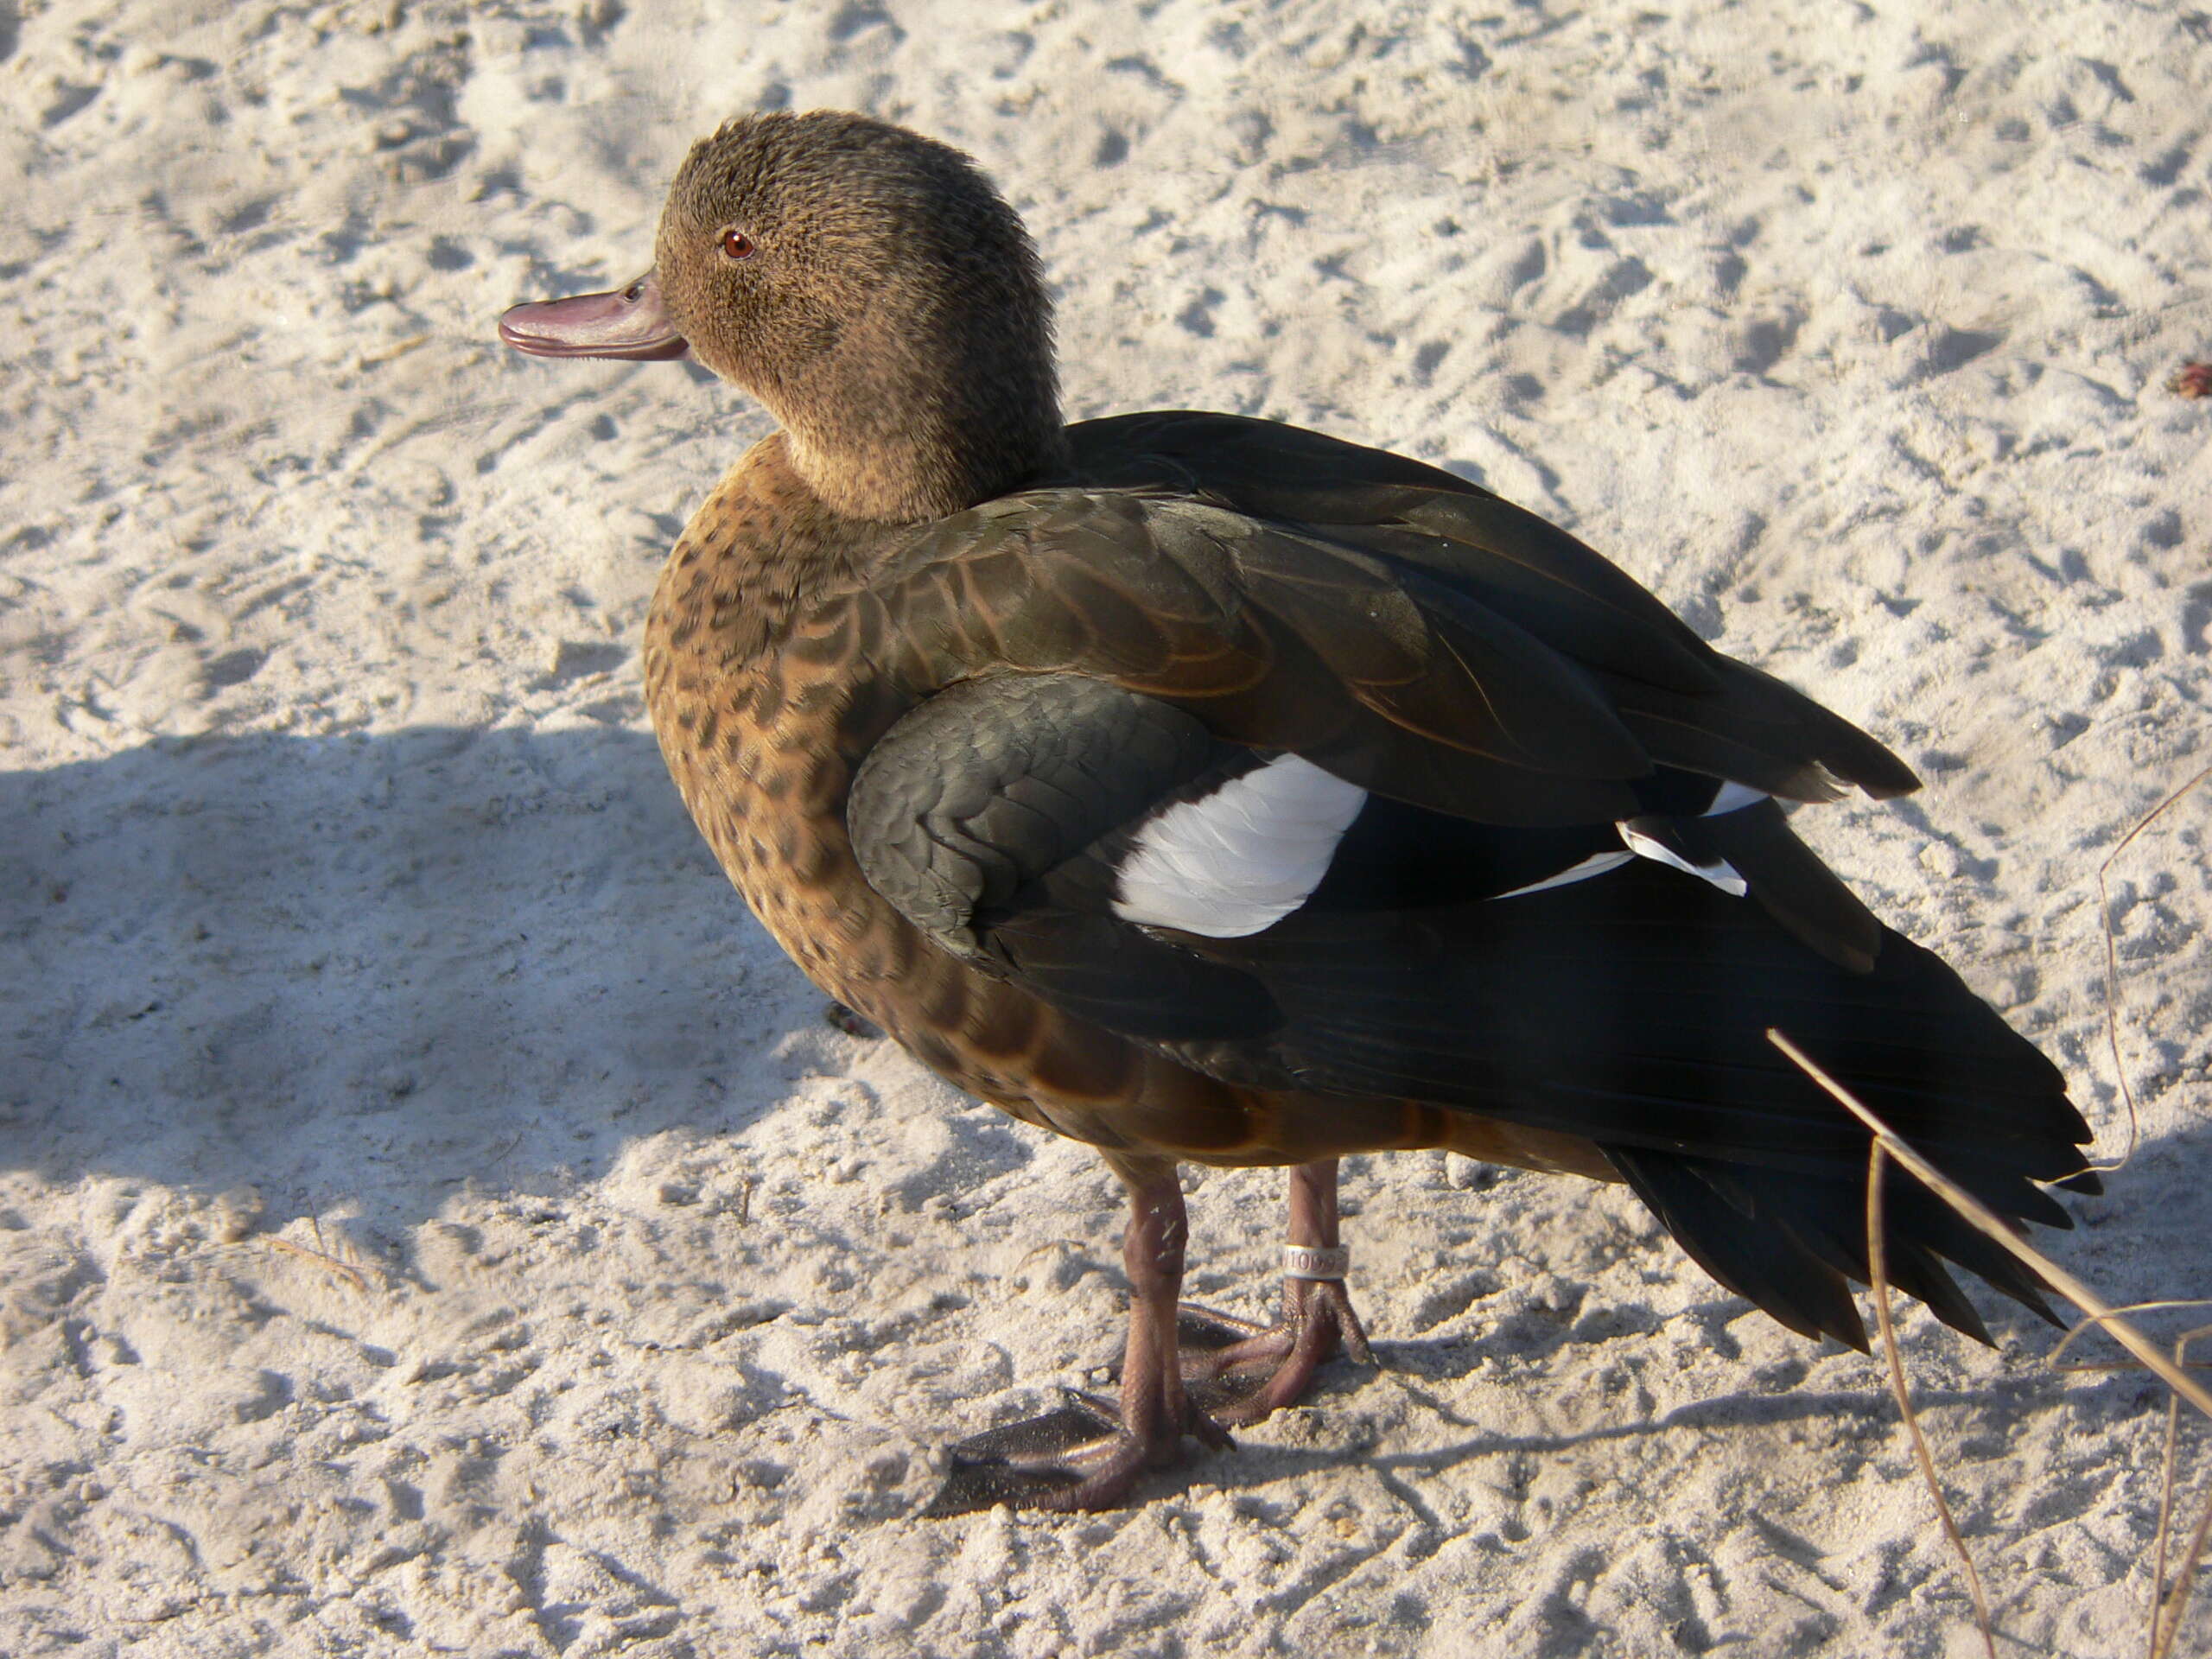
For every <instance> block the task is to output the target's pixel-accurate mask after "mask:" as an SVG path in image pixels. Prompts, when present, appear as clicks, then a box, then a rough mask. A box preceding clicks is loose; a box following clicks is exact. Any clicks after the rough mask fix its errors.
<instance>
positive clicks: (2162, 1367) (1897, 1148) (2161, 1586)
mask: <svg viewBox="0 0 2212 1659" xmlns="http://www.w3.org/2000/svg"><path fill="white" fill-rule="evenodd" d="M2208 772H2212V769H2208ZM2206 775H2207V773H2204V772H2200V773H2199V774H2198V779H2202V777H2204V776H2206ZM2196 781H2197V779H2192V780H2191V782H2190V785H2185V786H2184V787H2183V790H2182V791H2179V792H2177V794H2176V795H2175V796H2174V797H2173V798H2172V799H2175V800H2177V799H2179V798H2180V796H2181V795H2182V794H2186V793H2187V792H2188V789H2189V788H2190V787H2193V786H2194V785H2195V783H2196ZM2167 804H2169V805H2171V804H2172V802H2171V800H2170V801H2169V802H2168V803H2167ZM2160 810H2164V808H2163V807H2162V808H2161V809H2160ZM2145 822H2147V820H2146V821H2145ZM1767 1040H1768V1041H1770V1042H1771V1043H1772V1044H1773V1045H1774V1046H1776V1047H1777V1048H1778V1049H1780V1050H1781V1051H1782V1052H1783V1053H1784V1054H1786V1055H1787V1056H1789V1059H1790V1060H1791V1062H1792V1063H1793V1064H1795V1065H1796V1066H1797V1068H1798V1069H1799V1070H1800V1071H1803V1072H1804V1073H1805V1075H1806V1076H1807V1077H1810V1078H1812V1079H1813V1081H1814V1082H1815V1083H1817V1084H1820V1085H1821V1088H1823V1089H1825V1090H1827V1092H1828V1093H1829V1094H1830V1095H1832V1096H1834V1098H1835V1100H1836V1101H1837V1103H1839V1104H1840V1105H1841V1106H1842V1107H1843V1108H1844V1109H1845V1110H1847V1111H1848V1112H1850V1113H1851V1115H1852V1116H1854V1117H1856V1118H1857V1119H1858V1120H1859V1122H1862V1123H1864V1124H1865V1125H1866V1128H1867V1129H1868V1131H1869V1132H1870V1133H1872V1135H1873V1137H1874V1146H1873V1149H1872V1154H1871V1156H1870V1157H1869V1160H1868V1174H1867V1195H1866V1211H1867V1233H1868V1238H1867V1243H1868V1246H1869V1249H1868V1272H1869V1276H1870V1277H1871V1278H1872V1280H1873V1282H1874V1289H1875V1315H1876V1318H1877V1319H1878V1322H1879V1325H1880V1327H1881V1332H1882V1340H1883V1344H1884V1346H1885V1350H1886V1351H1887V1353H1888V1355H1889V1358H1890V1364H1891V1389H1893V1390H1894V1391H1895V1392H1896V1394H1897V1400H1898V1404H1899V1405H1900V1407H1901V1408H1903V1409H1904V1414H1905V1421H1906V1423H1907V1425H1908V1427H1910V1429H1911V1431H1912V1436H1913V1445H1914V1451H1915V1452H1916V1456H1917V1458H1918V1460H1919V1463H1920V1471H1921V1475H1922V1478H1923V1479H1925V1480H1926V1481H1927V1483H1928V1487H1929V1491H1930V1492H1932V1493H1933V1494H1934V1495H1935V1498H1936V1508H1937V1510H1938V1511H1939V1512H1941V1514H1942V1517H1943V1524H1944V1529H1945V1531H1946V1532H1947V1533H1948V1535H1950V1538H1951V1541H1952V1543H1953V1544H1954V1546H1955V1548H1957V1549H1958V1551H1959V1555H1960V1559H1961V1560H1962V1561H1965V1562H1966V1567H1967V1582H1968V1584H1969V1585H1970V1586H1972V1587H1973V1589H1974V1607H1975V1611H1976V1614H1977V1616H1978V1618H1979V1619H1980V1629H1981V1637H1982V1642H1983V1644H1984V1646H1985V1647H1986V1648H1987V1649H1989V1651H1990V1652H1991V1653H1992V1655H1994V1653H1995V1647H1994V1643H1993V1637H1992V1635H1991V1632H1990V1626H1989V1622H1988V1613H1987V1610H1986V1604H1985V1603H1984V1602H1983V1600H1982V1597H1981V1592H1980V1580H1979V1579H1978V1578H1977V1577H1976V1575H1975V1573H1974V1564H1973V1562H1972V1560H1970V1559H1969V1558H1968V1557H1967V1554H1966V1545H1965V1541H1964V1540H1963V1539H1962V1538H1961V1536H1960V1535H1959V1533H1958V1529H1957V1528H1956V1526H1955V1524H1954V1523H1953V1522H1952V1520H1951V1516H1950V1510H1949V1508H1948V1505H1947V1504H1946V1503H1944V1501H1943V1495H1942V1491H1941V1489H1940V1488H1939V1487H1938V1486H1937V1484H1936V1473H1935V1465H1934V1460H1933V1459H1931V1458H1930V1457H1929V1454H1928V1452H1927V1447H1926V1442H1925V1441H1924V1440H1923V1438H1922V1436H1921V1432H1920V1426H1919V1423H1918V1421H1917V1420H1916V1417H1915V1415H1914V1414H1913V1411H1912V1408H1911V1406H1910V1402H1909V1401H1908V1399H1907V1397H1906V1395H1905V1391H1904V1372H1903V1370H1902V1367H1901V1364H1900V1363H1899V1361H1898V1358H1897V1342H1896V1338H1895V1334H1894V1332H1893V1330H1892V1328H1891V1319H1890V1309H1889V1284H1888V1277H1887V1272H1886V1262H1885V1259H1884V1257H1883V1255H1882V1254H1881V1220H1882V1217H1881V1189H1880V1172H1881V1165H1882V1160H1884V1159H1885V1157H1887V1158H1894V1159H1896V1160H1897V1162H1899V1163H1900V1164H1903V1165H1904V1166H1905V1167H1906V1168H1907V1169H1909V1170H1910V1171H1911V1172H1912V1173H1913V1174H1914V1175H1915V1176H1916V1177H1918V1178H1919V1179H1920V1180H1921V1182H1922V1183H1923V1185H1926V1186H1927V1187H1928V1188H1929V1190H1930V1191H1931V1192H1934V1193H1935V1194H1936V1196H1937V1197H1938V1198H1942V1200H1943V1201H1944V1202H1945V1203H1946V1204H1948V1205H1950V1206H1951V1208H1952V1209H1953V1210H1955V1211H1957V1212H1958V1214H1959V1215H1960V1216H1961V1217H1963V1218H1964V1219H1965V1220H1967V1222H1968V1223H1970V1224H1972V1225H1973V1226H1974V1228H1975V1229H1976V1230H1978V1231H1980V1232H1981V1233H1982V1234H1983V1235H1985V1236H1987V1237H1988V1238H1989V1239H1991V1240H1992V1241H1993V1242H1994V1243H1998V1244H1999V1245H2001V1246H2003V1247H2004V1249H2005V1250H2007V1251H2009V1252H2010V1253H2011V1254H2012V1255H2014V1256H2016V1257H2017V1258H2018V1260H2020V1261H2021V1262H2024V1263H2025V1264H2026V1265H2027V1266H2028V1267H2029V1268H2032V1269H2033V1270H2034V1271H2035V1272H2036V1273H2037V1274H2038V1275H2039V1276H2040V1277H2041V1278H2042V1280H2043V1281H2044V1283H2045V1284H2046V1285H2048V1286H2050V1288H2052V1289H2053V1290H2055V1291H2056V1292H2057V1293H2058V1294H2060V1295H2062V1296H2063V1297H2065V1298H2066V1300H2068V1301H2069V1302H2072V1303H2073V1304H2074V1305H2075V1306H2076V1307H2078V1308H2080V1309H2081V1310H2082V1313H2084V1314H2086V1315H2087V1316H2088V1318H2087V1319H2086V1320H2085V1321H2084V1322H2083V1324H2082V1325H2081V1326H2078V1327H2076V1329H2075V1331H2073V1332H2069V1333H2068V1335H2067V1338H2066V1340H2065V1342H2062V1343H2061V1344H2059V1346H2058V1349H2057V1350H2056V1353H2063V1352H2064V1351H2065V1350H2066V1347H2067V1344H2070V1343H2071V1342H2072V1341H2073V1340H2074V1338H2075V1336H2077V1335H2079V1334H2080V1333H2081V1332H2082V1330H2086V1329H2088V1328H2089V1327H2090V1326H2091V1325H2095V1326H2098V1327H2101V1328H2102V1329H2103V1330H2105V1331H2107V1332H2109V1333H2110V1334H2111V1336H2112V1338H2113V1340H2114V1341H2116V1342H2118V1343H2119V1344H2120V1346H2122V1347H2123V1348H2126V1350H2127V1351H2129V1352H2130V1353H2132V1354H2133V1355H2134V1356H2135V1357H2136V1358H2137V1359H2139V1360H2140V1361H2141V1362H2142V1363H2143V1364H2144V1365H2145V1367H2146V1368H2147V1369H2148V1370H2152V1372H2154V1373H2156V1374H2157V1376H2158V1378H2159V1380H2160V1381H2161V1382H2163V1383H2165V1384H2166V1386H2167V1387H2168V1388H2169V1389H2171V1390H2172V1391H2173V1392H2172V1394H2171V1396H2169V1398H2168V1401H2167V1405H2166V1447H2165V1454H2164V1459H2163V1460H2162V1461H2163V1469H2162V1479H2161V1486H2160V1494H2159V1510H2158V1558H2157V1560H2156V1562H2155V1565H2154V1569H2153V1573H2152V1590H2151V1627H2150V1636H2149V1653H2150V1656H2151V1659H2165V1656H2167V1655H2168V1654H2170V1653H2171V1651H2172V1649H2173V1644H2174V1642H2175V1639H2176V1638H2177V1636H2178V1635H2179V1633H2180V1630H2181V1622H2182V1618H2183V1614H2184V1613H2185V1612H2186V1611H2188V1605H2189V1596H2190V1590H2191V1589H2192V1587H2193V1586H2194V1584H2195V1581H2196V1570H2197V1566H2198V1563H2199V1562H2200V1561H2201V1560H2202V1557H2203V1553H2204V1547H2205V1544H2206V1541H2207V1540H2208V1539H2212V1498H2209V1499H2208V1501H2207V1503H2206V1506H2205V1509H2204V1511H2203V1513H2202V1516H2200V1517H2199V1519H2198V1521H2197V1523H2196V1529H2195V1530H2194V1531H2193V1532H2192V1533H2191V1534H2190V1541H2189V1547H2188V1548H2187V1549H2186V1550H2185V1551H2184V1552H2183V1555H2182V1567H2181V1570H2180V1572H2179V1573H2178V1575H2177V1577H2176V1579H2175V1581H2174V1583H2173V1584H2172V1586H2171V1587H2169V1586H2166V1582H2165V1579H2166V1566H2167V1560H2168V1554H2167V1546H2168V1543H2169V1540H2170V1537H2171V1526H2172V1514H2173V1491H2174V1481H2175V1464H2176V1448H2177V1442H2178V1440H2179V1433H2180V1402H2182V1401H2183V1400H2186V1401H2188V1402H2190V1404H2191V1405H2192V1406H2195V1407H2196V1408H2197V1409H2198V1410H2199V1411H2201V1412H2202V1413H2203V1414H2205V1415H2206V1416H2207V1417H2212V1391H2208V1390H2207V1389H2205V1388H2204V1387H2203V1385H2202V1384H2201V1383H2198V1382H2197V1381H2196V1379H2195V1378H2193V1377H2191V1376H2190V1375H2189V1374H2188V1373H2189V1364H2188V1358H2187V1352H2188V1344H2189V1343H2190V1341H2191V1340H2192V1339H2193V1338H2197V1337H2201V1336H2206V1335H2212V1326H2205V1327H2202V1328H2201V1329H2199V1330H2196V1331H2191V1332H2187V1333H2186V1334H2184V1335H2183V1337H2182V1338H2181V1339H2180V1340H2179V1341H2178V1342H2177V1343H2176V1344H2175V1346H2174V1352H2173V1354H2172V1356H2171V1357H2168V1356H2167V1355H2165V1354H2164V1353H2162V1352H2161V1351H2159V1349H2158V1344H2155V1343H2153V1342H2152V1340H2151V1339H2150V1338H2149V1337H2147V1336H2145V1334H2144V1333H2143V1332H2141V1331H2140V1330H2139V1329H2137V1328H2136V1326H2134V1325H2132V1324H2130V1323H2129V1322H2128V1320H2127V1319H2126V1313H2127V1312H2128V1311H2129V1310H2127V1309H2122V1308H2118V1307H2114V1306H2112V1305H2111V1304H2110V1303H2108V1302H2107V1301H2106V1300H2104V1299H2103V1298H2102V1297H2101V1296H2099V1295H2098V1294H2096V1293H2095V1292H2094V1291H2093V1290H2091V1289H2090V1288H2089V1287H2088V1286H2087V1285H2086V1284H2084V1283H2082V1281H2081V1280H2079V1279H2077V1278H2075V1276H2074V1275H2073V1274H2070V1273H2069V1272H2067V1271H2066V1269H2065V1268H2062V1267H2060V1266H2059V1265H2058V1263H2056V1262H2054V1261H2052V1260H2051V1259H2050V1257H2049V1256H2047V1255H2044V1254H2043V1252H2042V1251H2040V1250H2038V1249H2036V1248H2035V1247H2034V1246H2033V1245H2031V1244H2030V1243H2027V1242H2026V1241H2025V1240H2024V1239H2023V1238H2021V1237H2019V1236H2018V1235H2017V1234H2015V1233H2014V1232H2013V1230H2012V1229H2011V1228H2010V1227H2008V1226H2006V1225H2005V1223H2004V1221H2003V1220H2002V1219H2001V1218H1999V1217H1998V1216H1997V1215H1995V1214H1994V1213H1993V1212H1992V1211H1990V1210H1989V1209H1988V1208H1987V1207H1986V1206H1985V1205H1982V1204H1981V1202H1980V1200H1979V1199H1977V1198H1975V1197H1974V1195H1973V1194H1972V1193H1970V1192H1967V1191H1966V1189H1965V1188H1963V1187H1961V1186H1960V1185H1958V1184H1957V1183H1956V1182H1955V1181H1954V1180H1952V1179H1950V1177H1948V1175H1946V1174H1944V1173H1943V1172H1942V1170H1940V1169H1938V1168H1936V1166H1935V1165H1933V1164H1931V1163H1929V1161H1928V1160H1926V1159H1925V1158H1923V1157H1922V1156H1921V1155H1920V1154H1919V1153H1918V1152H1916V1151H1915V1150H1914V1149H1913V1147H1912V1146H1911V1144H1910V1142H1909V1141H1904V1140H1903V1139H1901V1138H1900V1137H1899V1136H1898V1135H1897V1133H1896V1132H1895V1131H1894V1130H1892V1129H1891V1128H1890V1127H1889V1125H1887V1124H1886V1123H1885V1122H1883V1121H1882V1120H1881V1119H1880V1118H1879V1117H1878V1116H1875V1115H1874V1113H1873V1112H1872V1111H1871V1110H1869V1109H1867V1107H1866V1105H1865V1103H1862V1102H1861V1101H1859V1098H1858V1097H1857V1096H1854V1095H1853V1094H1852V1093H1851V1091H1850V1090H1847V1089H1846V1088H1844V1086H1843V1085H1842V1084H1840V1083H1838V1082H1836V1080H1835V1079H1834V1077H1830V1076H1828V1074H1827V1072H1825V1071H1822V1070H1821V1068H1820V1067H1819V1066H1818V1065H1815V1063H1814V1062H1813V1061H1812V1059H1810V1058H1808V1056H1807V1055H1806V1053H1805V1052H1804V1051H1803V1050H1802V1049H1801V1048H1799V1047H1798V1046H1796V1044H1795V1043H1793V1042H1791V1041H1790V1040H1789V1038H1787V1037H1785V1036H1783V1034H1782V1033H1780V1032H1779V1031H1769V1032H1768V1033H1767ZM2139 1306H2141V1307H2161V1306H2189V1303H2187V1302H2183V1301H2175V1302H2152V1303H2143V1304H2139ZM2056 1353H2055V1354H2054V1357H2056Z"/></svg>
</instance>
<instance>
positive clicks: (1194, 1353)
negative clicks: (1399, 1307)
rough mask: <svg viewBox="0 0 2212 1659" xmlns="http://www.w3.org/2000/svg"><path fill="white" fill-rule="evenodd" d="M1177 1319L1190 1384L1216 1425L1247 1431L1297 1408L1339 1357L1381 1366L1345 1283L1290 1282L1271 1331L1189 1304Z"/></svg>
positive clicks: (1194, 1399)
mask: <svg viewBox="0 0 2212 1659" xmlns="http://www.w3.org/2000/svg"><path fill="white" fill-rule="evenodd" d="M1178 1333H1179V1336H1180V1338H1181V1351H1182V1369H1183V1383H1184V1386H1185V1388H1186V1389H1189V1390H1190V1395H1191V1400H1192V1404H1193V1405H1194V1406H1196V1407H1197V1408H1198V1409H1199V1410H1200V1411H1201V1412H1204V1413H1205V1414H1207V1415H1209V1416H1211V1418H1213V1419H1214V1421H1217V1422H1222V1423H1228V1424H1230V1425H1232V1426H1236V1427H1243V1426H1244V1425H1246V1424H1249V1423H1256V1422H1258V1421H1260V1420H1261V1419H1262V1417H1265V1416H1267V1415H1268V1414H1269V1413H1270V1412H1273V1411H1276V1410H1279V1409H1280V1408H1282V1407H1284V1406H1287V1405H1294V1404H1295V1403H1296V1402H1298V1401H1300V1400H1301V1399H1303V1398H1305V1396H1306V1391H1307V1390H1308V1389H1311V1388H1312V1387H1313V1374H1314V1372H1315V1371H1317V1370H1319V1369H1320V1366H1321V1364H1322V1363H1323V1362H1324V1361H1325V1360H1329V1359H1333V1358H1335V1357H1337V1356H1338V1354H1344V1355H1345V1356H1347V1357H1350V1358H1351V1359H1352V1360H1353V1361H1354V1362H1355V1363H1358V1364H1362V1365H1371V1364H1373V1363H1375V1353H1374V1351H1373V1350H1372V1349H1370V1347H1369V1346H1368V1345H1367V1332H1366V1330H1365V1328H1364V1327H1363V1325H1361V1324H1360V1322H1359V1314H1358V1313H1357V1310H1356V1309H1354V1308H1353V1306H1352V1305H1351V1297H1350V1296H1348V1295H1347V1294H1345V1293H1344V1281H1341V1280H1335V1279H1297V1278H1292V1279H1286V1280H1284V1281H1283V1293H1282V1313H1281V1317H1280V1318H1279V1319H1277V1320H1276V1321H1275V1323H1274V1324H1273V1325H1253V1324H1251V1323H1250V1322H1249V1321H1248V1320H1244V1319H1236V1318H1233V1317H1231V1316H1230V1315H1228V1314H1225V1313H1214V1312H1212V1311H1211V1310H1210V1309H1206V1308H1202V1307H1194V1306H1191V1305H1190V1304H1189V1303H1187V1302H1186V1303H1185V1304H1184V1305H1183V1306H1182V1307H1181V1308H1180V1309H1179V1321H1178Z"/></svg>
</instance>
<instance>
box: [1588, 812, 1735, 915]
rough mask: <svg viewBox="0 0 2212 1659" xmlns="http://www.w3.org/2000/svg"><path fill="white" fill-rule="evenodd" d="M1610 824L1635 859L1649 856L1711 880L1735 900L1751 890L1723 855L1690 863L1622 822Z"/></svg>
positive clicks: (1701, 879) (1703, 879) (1702, 879)
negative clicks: (1618, 833)
mask: <svg viewBox="0 0 2212 1659" xmlns="http://www.w3.org/2000/svg"><path fill="white" fill-rule="evenodd" d="M1613 827H1614V828H1615V829H1618V830H1619V831H1620V832H1621V840H1622V842H1624V844H1625V845H1626V846H1627V848H1628V849H1629V851H1630V852H1631V853H1634V854H1635V855H1637V857H1638V858H1648V859H1651V860H1653V861H1656V862H1657V863H1661V864H1666V865H1669V866H1671V867H1673V868H1675V869H1678V870H1681V871H1682V872H1683V873H1684V874H1688V875H1694V876H1695V877H1697V878H1698V880H1700V881H1710V882H1711V883H1713V886H1714V887H1718V888H1719V889H1720V891H1721V892H1723V893H1728V894H1730V895H1732V897H1735V898H1738V899H1740V898H1742V897H1743V896H1744V895H1745V893H1749V892H1750V891H1751V884H1750V883H1749V882H1747V881H1745V880H1744V878H1743V877H1742V876H1740V875H1738V874H1736V867H1735V866H1734V865H1733V864H1731V863H1730V862H1729V861H1727V860H1726V859H1725V858H1722V859H1715V860H1714V861H1713V862H1712V863H1710V864H1693V863H1691V862H1690V861H1688V859H1686V858H1678V857H1676V856H1675V854H1673V853H1672V852H1670V851H1669V850H1668V849H1666V848H1664V847H1662V846H1661V845H1660V844H1659V843H1658V842H1656V841H1654V840H1652V839H1651V837H1650V836H1645V835H1639V834H1638V833H1637V831H1635V830H1633V829H1630V828H1629V827H1628V825H1627V824H1626V823H1617V824H1615V825H1614V826H1613Z"/></svg>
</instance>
